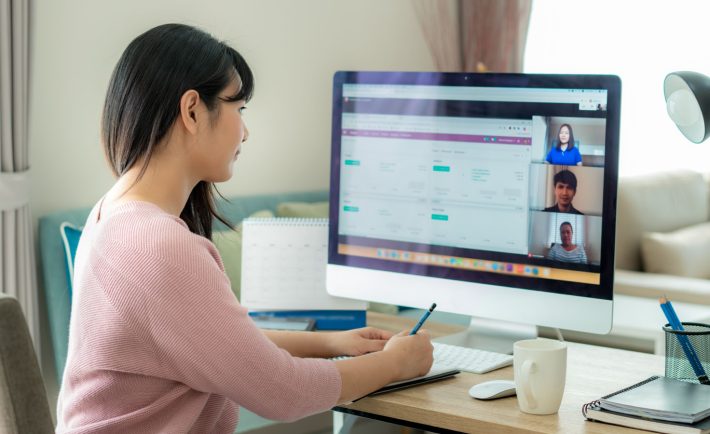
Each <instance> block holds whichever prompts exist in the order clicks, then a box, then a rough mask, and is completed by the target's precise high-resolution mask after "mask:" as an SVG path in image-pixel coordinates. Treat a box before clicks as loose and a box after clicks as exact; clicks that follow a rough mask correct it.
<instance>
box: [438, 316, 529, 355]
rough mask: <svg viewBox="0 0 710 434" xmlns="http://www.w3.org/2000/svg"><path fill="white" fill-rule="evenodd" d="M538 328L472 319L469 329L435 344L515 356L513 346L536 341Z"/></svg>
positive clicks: (442, 338) (484, 319) (440, 338)
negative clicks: (529, 340)
mask: <svg viewBox="0 0 710 434" xmlns="http://www.w3.org/2000/svg"><path fill="white" fill-rule="evenodd" d="M537 336H538V335H537V326H534V325H529V324H519V323H513V322H507V321H499V320H491V319H486V318H477V317H471V322H470V324H469V326H468V329H466V330H464V331H462V332H459V333H455V334H452V335H448V336H442V337H438V338H435V339H434V342H440V343H443V344H450V345H458V346H461V347H468V348H475V349H479V350H486V351H493V352H496V353H503V354H513V344H514V343H515V342H516V341H519V340H523V339H534V338H536V337H537Z"/></svg>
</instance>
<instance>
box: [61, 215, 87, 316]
mask: <svg viewBox="0 0 710 434" xmlns="http://www.w3.org/2000/svg"><path fill="white" fill-rule="evenodd" d="M81 230H82V228H80V227H77V226H74V225H73V224H71V223H69V222H64V223H62V224H61V225H60V226H59V232H60V233H61V236H62V246H63V247H64V255H65V257H64V259H65V260H66V274H67V285H68V286H69V302H70V303H71V297H72V282H73V280H74V257H75V256H76V248H77V247H78V246H79V238H81Z"/></svg>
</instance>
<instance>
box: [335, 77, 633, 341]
mask: <svg viewBox="0 0 710 434" xmlns="http://www.w3.org/2000/svg"><path fill="white" fill-rule="evenodd" d="M619 110H620V81H619V79H618V78H617V77H615V76H599V75H530V74H472V73H431V72H427V73H420V72H338V73H336V74H335V78H334V88H333V130H332V154H331V184H330V185H331V188H330V204H331V208H330V228H329V231H330V234H329V255H328V291H329V292H330V293H331V294H333V295H338V296H344V297H353V298H361V299H366V300H372V301H379V302H387V303H395V304H399V305H405V306H416V307H424V306H428V305H429V304H431V302H436V303H437V304H438V305H439V306H440V307H441V309H443V310H447V311H451V312H456V313H464V314H469V315H476V316H483V317H491V318H500V319H507V320H509V321H521V322H527V323H531V324H538V325H548V326H552V327H563V328H570V329H576V330H585V331H594V332H606V331H608V330H609V328H610V327H611V309H612V303H611V301H612V298H613V297H612V293H613V284H612V283H613V269H614V236H615V206H616V188H617V178H618V140H619ZM560 309H564V310H565V311H566V312H564V313H563V312H560V311H559V310H560ZM531 310H534V312H531ZM579 315H584V316H585V317H589V318H575V316H579Z"/></svg>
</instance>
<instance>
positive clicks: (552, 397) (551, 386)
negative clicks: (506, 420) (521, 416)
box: [513, 339, 567, 414]
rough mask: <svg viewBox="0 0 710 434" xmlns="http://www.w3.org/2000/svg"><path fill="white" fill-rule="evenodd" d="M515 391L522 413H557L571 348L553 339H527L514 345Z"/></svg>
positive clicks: (563, 389) (563, 388)
mask: <svg viewBox="0 0 710 434" xmlns="http://www.w3.org/2000/svg"><path fill="white" fill-rule="evenodd" d="M513 371H514V373H515V392H516V393H517V395H518V406H519V407H520V410H521V411H523V412H525V413H531V414H553V413H557V410H559V409H560V403H562V395H563V394H564V391H565V379H566V377H567V345H566V344H565V343H564V342H560V341H555V340H552V339H527V340H523V341H518V342H516V343H515V345H514V346H513Z"/></svg>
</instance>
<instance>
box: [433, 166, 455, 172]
mask: <svg viewBox="0 0 710 434" xmlns="http://www.w3.org/2000/svg"><path fill="white" fill-rule="evenodd" d="M434 172H451V166H434Z"/></svg>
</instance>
